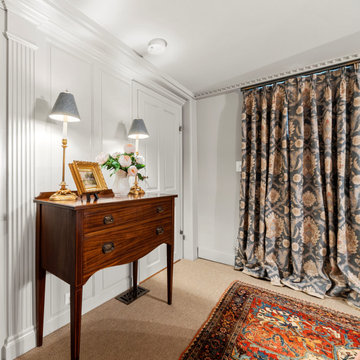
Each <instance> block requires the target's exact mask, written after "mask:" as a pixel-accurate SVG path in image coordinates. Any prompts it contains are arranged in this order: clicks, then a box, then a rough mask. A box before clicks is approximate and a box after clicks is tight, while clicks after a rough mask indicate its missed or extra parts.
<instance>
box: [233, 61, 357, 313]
mask: <svg viewBox="0 0 360 360" xmlns="http://www.w3.org/2000/svg"><path fill="white" fill-rule="evenodd" d="M359 80H360V71H359V66H358V64H355V65H353V66H348V67H343V68H339V69H338V70H335V71H328V72H323V73H320V74H315V75H310V76H307V77H294V78H291V79H289V80H287V81H285V82H284V83H280V84H274V85H273V86H266V87H262V88H256V89H251V90H248V91H245V92H244V103H243V112H242V173H241V190H240V227H239V233H238V247H237V249H236V258H235V268H236V269H238V270H243V271H244V272H246V273H247V274H250V275H252V276H256V277H260V278H267V279H270V280H271V282H272V283H273V284H275V285H286V286H289V287H291V288H293V289H296V290H301V291H304V292H306V293H308V294H311V295H314V296H317V297H320V298H323V297H324V296H325V295H329V296H341V297H346V298H347V301H348V302H350V303H352V304H354V305H356V306H360V245H359V243H360V89H359Z"/></svg>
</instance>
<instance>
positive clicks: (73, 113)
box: [49, 91, 80, 201]
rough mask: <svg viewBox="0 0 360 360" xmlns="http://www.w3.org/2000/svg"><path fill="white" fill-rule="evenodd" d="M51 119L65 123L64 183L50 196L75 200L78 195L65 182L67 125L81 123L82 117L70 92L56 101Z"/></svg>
mask: <svg viewBox="0 0 360 360" xmlns="http://www.w3.org/2000/svg"><path fill="white" fill-rule="evenodd" d="M49 117H50V119H53V120H57V121H62V122H63V136H62V148H63V167H62V181H61V183H60V189H59V190H58V191H57V192H56V193H54V194H52V195H51V196H50V198H49V199H50V200H52V201H68V200H75V199H76V198H77V195H76V194H74V193H73V192H71V190H69V189H67V185H66V182H65V149H66V147H67V125H68V122H78V121H80V115H79V112H78V109H77V107H76V103H75V99H74V95H73V94H71V93H69V92H68V91H65V92H61V93H60V94H59V96H58V98H57V99H56V101H55V104H54V107H53V108H52V110H51V113H50V115H49Z"/></svg>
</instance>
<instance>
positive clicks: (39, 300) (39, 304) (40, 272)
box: [36, 264, 46, 346]
mask: <svg viewBox="0 0 360 360" xmlns="http://www.w3.org/2000/svg"><path fill="white" fill-rule="evenodd" d="M45 281H46V271H45V270H44V269H42V268H41V267H40V264H36V328H37V332H36V345H37V346H42V344H43V330H44V303H45Z"/></svg>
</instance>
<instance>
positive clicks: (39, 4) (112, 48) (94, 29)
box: [1, 0, 194, 102]
mask: <svg viewBox="0 0 360 360" xmlns="http://www.w3.org/2000/svg"><path fill="white" fill-rule="evenodd" d="M1 1H3V2H4V5H5V6H6V8H7V10H8V11H9V12H10V13H14V14H16V15H19V16H21V17H23V18H25V19H26V20H28V21H30V22H31V23H33V24H34V25H35V26H36V27H37V28H38V29H39V30H40V31H42V32H43V33H44V34H45V35H46V36H47V38H48V39H51V41H52V43H54V44H56V43H57V42H60V43H62V44H63V45H64V44H65V45H70V46H73V47H76V48H80V49H81V50H82V51H83V52H86V53H88V54H90V55H91V56H92V57H94V58H96V59H97V60H99V61H100V62H101V63H106V64H111V65H112V66H113V67H115V68H116V69H117V70H119V71H120V72H122V73H125V74H126V75H127V76H130V77H131V78H132V79H133V80H138V81H145V82H146V83H147V84H148V85H149V86H152V85H153V84H157V85H158V86H161V87H163V88H164V89H166V90H168V91H169V92H171V93H172V94H173V95H176V96H177V97H179V98H181V99H182V100H179V101H180V102H181V101H183V100H185V101H186V100H189V99H193V98H194V94H193V92H192V91H190V90H189V89H187V88H186V87H185V86H183V85H182V84H180V83H179V82H178V81H176V80H175V79H173V78H172V77H171V76H169V75H167V74H165V73H164V72H162V71H160V70H158V69H157V68H156V67H155V66H154V65H153V64H151V63H150V62H149V61H147V60H145V59H144V58H142V57H141V56H140V55H138V54H137V53H136V52H135V51H134V50H132V49H131V48H130V47H128V46H127V45H125V44H124V43H123V42H122V41H120V40H119V39H118V38H117V37H115V36H114V35H112V34H111V33H109V32H108V31H106V30H105V29H104V28H102V27H101V26H99V25H98V24H97V23H95V22H94V21H92V20H91V19H89V18H88V17H87V16H85V15H84V14H83V13H82V12H81V11H79V10H78V9H76V8H74V7H73V6H72V5H71V3H70V2H69V1H67V0H63V1H62V2H61V4H59V2H58V1H56V0H1Z"/></svg>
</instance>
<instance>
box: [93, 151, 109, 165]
mask: <svg viewBox="0 0 360 360" xmlns="http://www.w3.org/2000/svg"><path fill="white" fill-rule="evenodd" d="M108 159H109V154H108V153H103V152H102V153H100V154H99V155H98V156H96V158H95V161H96V162H97V163H98V164H99V165H103V164H105V163H106V162H107V161H108Z"/></svg>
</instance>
